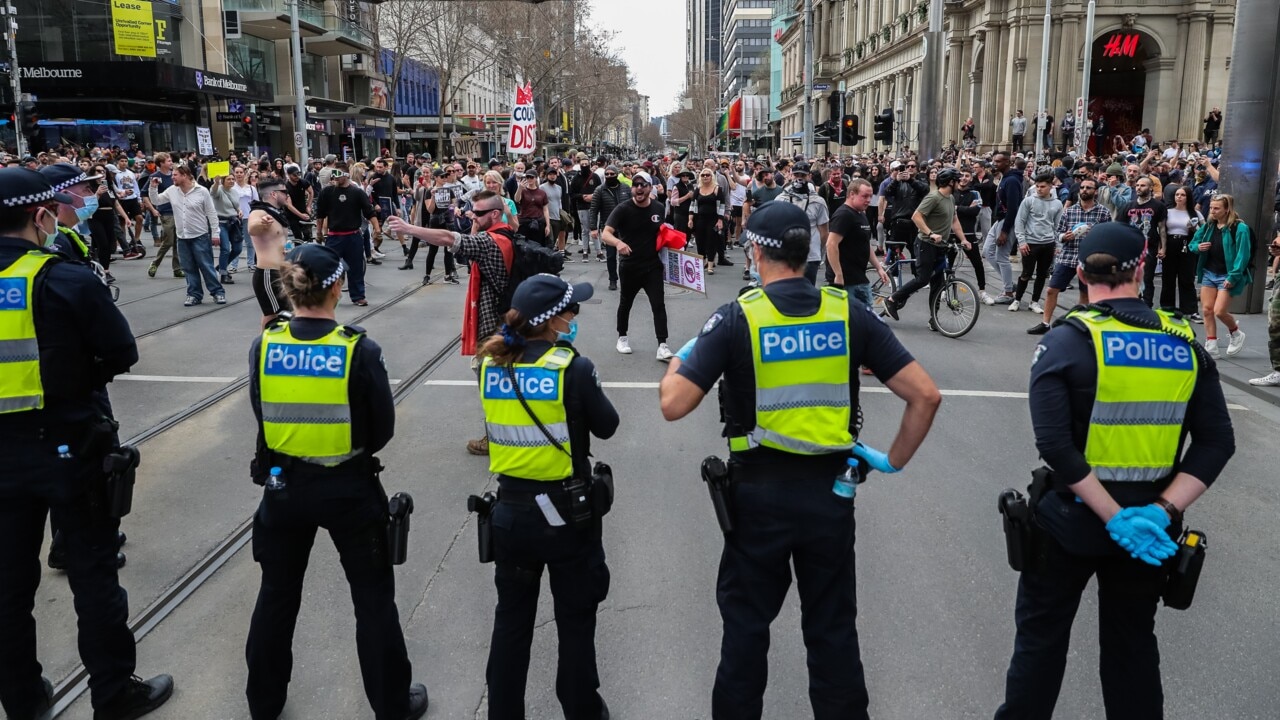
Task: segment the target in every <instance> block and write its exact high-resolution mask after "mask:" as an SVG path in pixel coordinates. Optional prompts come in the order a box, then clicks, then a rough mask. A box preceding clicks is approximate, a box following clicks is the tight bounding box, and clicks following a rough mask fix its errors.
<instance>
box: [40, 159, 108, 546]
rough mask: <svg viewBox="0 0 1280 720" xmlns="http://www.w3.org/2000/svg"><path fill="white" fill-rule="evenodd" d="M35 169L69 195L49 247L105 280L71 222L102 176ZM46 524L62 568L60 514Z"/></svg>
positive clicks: (90, 204)
mask: <svg viewBox="0 0 1280 720" xmlns="http://www.w3.org/2000/svg"><path fill="white" fill-rule="evenodd" d="M39 172H40V174H41V175H43V176H44V177H45V179H46V180H48V181H49V184H50V185H52V186H53V190H54V192H56V193H59V194H60V195H65V196H66V197H68V198H69V199H70V201H69V202H65V203H64V202H59V203H58V235H57V237H55V238H54V239H53V244H52V247H50V248H49V249H51V250H53V251H54V252H56V253H58V254H59V255H61V256H62V257H64V258H65V259H67V260H68V261H70V262H74V263H79V264H81V265H84V266H85V267H87V268H89V269H90V270H92V271H93V273H94V274H95V275H97V276H98V278H100V279H101V280H102V281H103V282H104V283H106V282H107V273H106V270H105V269H103V267H102V265H101V264H99V263H98V261H97V260H95V259H94V257H93V251H92V249H91V248H90V247H89V243H87V242H85V240H84V238H82V237H81V236H80V234H79V233H78V232H76V230H75V225H77V224H79V223H81V222H84V221H86V220H87V219H88V218H89V217H91V216H92V215H93V213H95V212H97V210H98V195H97V191H96V190H95V188H96V185H95V184H94V183H96V182H97V181H99V180H101V178H102V176H101V175H94V176H91V175H86V174H85V173H84V171H83V170H81V169H80V167H79V166H78V165H72V164H71V163H61V162H60V163H54V164H52V165H46V166H44V167H43V168H41V169H40V171H39ZM113 241H114V240H113ZM93 396H94V399H95V400H96V401H97V402H98V410H99V412H101V413H102V415H103V417H106V418H109V419H112V420H114V419H115V415H114V414H113V413H112V410H111V399H110V398H109V397H108V396H107V388H106V386H105V385H104V386H103V387H101V388H95V389H94V391H93ZM112 444H113V445H119V444H120V439H119V437H118V436H117V435H115V434H114V433H113V435H112ZM49 525H50V529H51V531H52V535H53V540H52V541H51V542H50V543H49V558H48V563H49V567H50V568H52V569H54V570H66V569H67V557H66V543H65V542H64V537H63V534H62V532H61V525H60V518H58V517H57V516H50V518H49ZM124 540H125V537H124V533H120V535H119V542H118V544H119V545H123V544H124ZM124 564H125V556H124V553H117V554H116V565H117V567H124Z"/></svg>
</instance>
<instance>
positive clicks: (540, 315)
mask: <svg viewBox="0 0 1280 720" xmlns="http://www.w3.org/2000/svg"><path fill="white" fill-rule="evenodd" d="M594 293H595V289H594V288H593V287H591V283H577V284H572V283H568V282H565V281H564V280H562V279H560V278H559V277H557V276H555V275H551V274H548V273H541V274H539V275H534V276H533V277H530V278H528V279H526V280H525V281H524V282H522V283H520V285H519V286H518V287H517V288H516V291H515V294H513V295H512V296H511V309H512V310H517V311H519V313H520V314H521V315H523V316H525V317H526V318H528V319H529V324H530V325H541V324H542V323H544V322H546V321H548V320H550V319H551V318H553V317H555V316H556V315H559V314H560V313H562V312H564V311H565V310H566V309H568V308H569V307H570V306H575V308H576V306H577V304H578V303H582V302H586V301H588V300H590V299H591V296H592V294H594ZM574 312H577V310H576V309H575V310H574Z"/></svg>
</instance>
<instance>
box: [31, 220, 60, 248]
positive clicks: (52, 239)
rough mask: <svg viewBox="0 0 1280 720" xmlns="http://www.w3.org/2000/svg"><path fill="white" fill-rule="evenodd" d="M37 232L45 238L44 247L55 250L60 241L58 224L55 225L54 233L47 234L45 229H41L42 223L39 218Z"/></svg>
mask: <svg viewBox="0 0 1280 720" xmlns="http://www.w3.org/2000/svg"><path fill="white" fill-rule="evenodd" d="M55 220H56V218H55ZM36 230H39V231H40V235H41V236H43V237H44V246H45V247H46V248H53V247H54V246H55V245H56V243H57V240H58V224H57V223H56V222H55V223H54V224H53V232H51V233H47V232H45V231H44V228H42V227H40V221H39V219H38V218H37V220H36Z"/></svg>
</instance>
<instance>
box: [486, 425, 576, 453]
mask: <svg viewBox="0 0 1280 720" xmlns="http://www.w3.org/2000/svg"><path fill="white" fill-rule="evenodd" d="M485 427H487V428H488V430H489V442H492V443H497V444H499V445H504V446H506V447H517V448H534V447H553V446H552V445H551V442H550V441H549V440H547V436H546V435H545V434H544V433H543V432H542V430H540V429H538V426H537V425H499V424H497V423H485ZM547 430H549V431H550V432H551V436H552V437H554V438H555V439H556V442H558V443H560V444H561V445H568V444H569V424H568V423H549V424H547Z"/></svg>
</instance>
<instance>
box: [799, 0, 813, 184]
mask: <svg viewBox="0 0 1280 720" xmlns="http://www.w3.org/2000/svg"><path fill="white" fill-rule="evenodd" d="M803 80H804V97H803V98H801V100H800V103H801V105H800V107H801V108H802V109H803V114H802V115H801V117H800V132H801V135H800V137H801V138H803V142H802V144H801V148H800V152H802V153H804V157H805V159H806V160H808V159H809V158H811V157H813V126H814V122H813V120H814V118H813V0H804V78H803Z"/></svg>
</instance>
